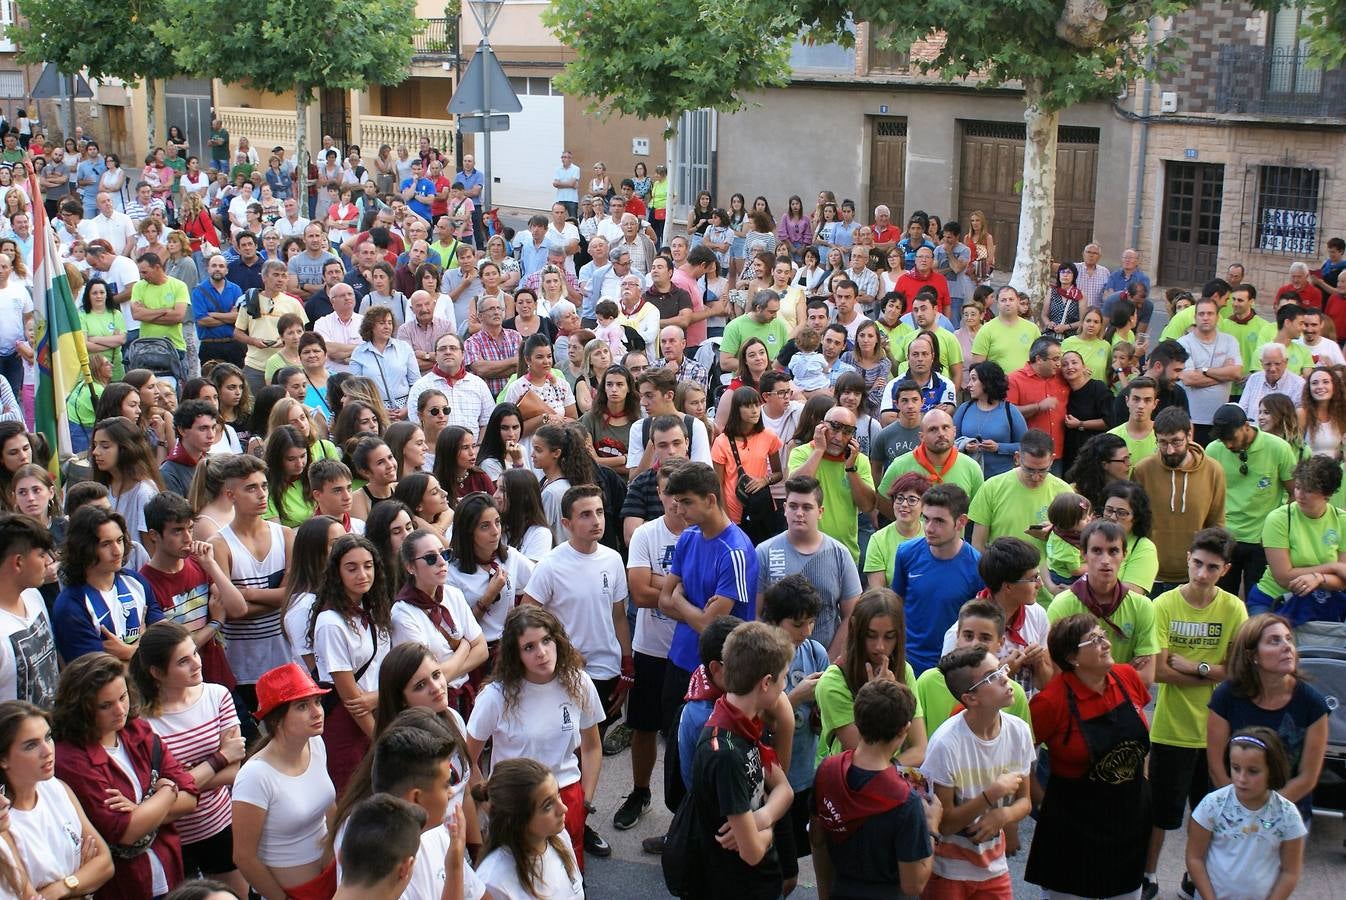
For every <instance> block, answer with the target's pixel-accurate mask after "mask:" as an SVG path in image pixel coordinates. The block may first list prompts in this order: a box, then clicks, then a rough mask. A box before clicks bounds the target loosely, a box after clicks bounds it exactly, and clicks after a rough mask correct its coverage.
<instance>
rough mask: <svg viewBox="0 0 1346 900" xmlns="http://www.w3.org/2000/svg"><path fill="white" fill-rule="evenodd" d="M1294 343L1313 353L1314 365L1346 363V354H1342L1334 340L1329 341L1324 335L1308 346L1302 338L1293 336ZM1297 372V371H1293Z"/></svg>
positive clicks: (1339, 364) (1340, 364)
mask: <svg viewBox="0 0 1346 900" xmlns="http://www.w3.org/2000/svg"><path fill="white" fill-rule="evenodd" d="M1295 343H1296V344H1301V345H1303V347H1304V348H1305V349H1307V350H1308V351H1309V353H1311V354H1312V355H1313V364H1314V365H1315V366H1318V365H1323V366H1342V365H1346V356H1343V355H1342V352H1341V348H1340V347H1338V346H1337V342H1336V341H1329V340H1328V339H1327V338H1325V337H1320V338H1319V339H1318V343H1316V344H1314V345H1313V346H1312V347H1310V346H1309V345H1308V344H1307V343H1305V341H1304V339H1303V338H1302V337H1301V338H1295ZM1295 374H1298V373H1295Z"/></svg>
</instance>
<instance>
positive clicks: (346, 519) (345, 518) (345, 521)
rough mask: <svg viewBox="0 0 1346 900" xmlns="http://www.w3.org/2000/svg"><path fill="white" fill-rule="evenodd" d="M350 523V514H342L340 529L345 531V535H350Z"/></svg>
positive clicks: (352, 520) (351, 520)
mask: <svg viewBox="0 0 1346 900" xmlns="http://www.w3.org/2000/svg"><path fill="white" fill-rule="evenodd" d="M352 522H354V519H352V518H351V514H350V513H342V514H341V527H342V528H344V529H346V533H347V534H350V533H351V523H352Z"/></svg>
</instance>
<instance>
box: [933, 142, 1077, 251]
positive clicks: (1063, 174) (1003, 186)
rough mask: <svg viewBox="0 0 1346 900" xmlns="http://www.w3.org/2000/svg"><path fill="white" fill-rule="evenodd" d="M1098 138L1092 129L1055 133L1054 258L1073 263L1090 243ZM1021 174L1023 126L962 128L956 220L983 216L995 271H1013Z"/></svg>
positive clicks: (965, 220) (1017, 239) (964, 220)
mask: <svg viewBox="0 0 1346 900" xmlns="http://www.w3.org/2000/svg"><path fill="white" fill-rule="evenodd" d="M1098 139H1099V133H1098V129H1097V128H1073V127H1065V126H1062V127H1061V128H1060V130H1059V131H1058V133H1057V147H1056V224H1055V227H1054V228H1053V229H1052V256H1053V258H1055V259H1059V260H1075V259H1078V258H1079V255H1080V252H1081V251H1082V250H1083V249H1084V245H1085V244H1087V243H1089V241H1091V240H1093V232H1094V190H1095V187H1096V184H1097V181H1098ZM1023 171H1024V126H1023V125H1020V124H1015V123H1012V122H965V123H963V155H962V166H961V169H960V177H959V180H958V221H959V223H960V224H962V225H964V226H966V225H967V222H968V218H969V217H970V216H971V214H972V211H973V210H974V209H980V210H982V211H983V212H985V213H986V219H987V223H988V226H989V228H990V231H991V234H992V235H993V236H994V237H995V244H996V268H998V269H1001V270H1007V269H1010V268H1012V267H1013V266H1014V252H1015V249H1016V247H1017V246H1018V242H1019V200H1020V194H1021V191H1022V185H1023ZM964 231H966V227H964Z"/></svg>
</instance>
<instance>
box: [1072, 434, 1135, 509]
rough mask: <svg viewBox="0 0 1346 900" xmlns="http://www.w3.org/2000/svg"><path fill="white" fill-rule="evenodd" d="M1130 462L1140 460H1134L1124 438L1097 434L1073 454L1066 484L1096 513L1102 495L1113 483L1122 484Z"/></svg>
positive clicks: (1101, 501) (1100, 503)
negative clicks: (1087, 502) (1086, 501)
mask: <svg viewBox="0 0 1346 900" xmlns="http://www.w3.org/2000/svg"><path fill="white" fill-rule="evenodd" d="M1133 462H1139V460H1133V458H1132V456H1131V450H1130V448H1129V447H1127V444H1126V440H1125V439H1124V438H1122V437H1120V436H1118V435H1116V434H1112V433H1110V432H1104V433H1103V434H1096V435H1094V436H1093V437H1091V438H1089V440H1087V441H1085V442H1084V444H1083V446H1081V447H1080V448H1079V452H1078V453H1076V454H1075V460H1074V462H1073V463H1072V464H1071V465H1070V466H1069V467H1068V468H1067V469H1066V481H1067V482H1069V483H1070V487H1071V490H1073V491H1075V493H1077V494H1080V495H1081V496H1083V497H1084V498H1085V499H1087V500H1088V501H1089V502H1090V503H1091V504H1093V507H1094V509H1095V510H1097V509H1101V508H1102V506H1103V491H1104V490H1106V489H1107V487H1108V485H1110V484H1112V483H1113V482H1114V481H1125V480H1126V479H1127V478H1128V477H1129V476H1130V474H1131V465H1132V463H1133Z"/></svg>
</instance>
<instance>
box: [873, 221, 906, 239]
mask: <svg viewBox="0 0 1346 900" xmlns="http://www.w3.org/2000/svg"><path fill="white" fill-rule="evenodd" d="M869 227H870V229H871V230H872V231H873V232H874V243H876V244H887V243H889V242H890V241H891V242H892V243H894V244H896V243H897V242H898V241H900V240H902V229H901V228H898V227H897V226H896V225H894V224H892V223H891V222H889V223H888V227H887V228H880V227H879V226H877V225H871V226H869Z"/></svg>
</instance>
